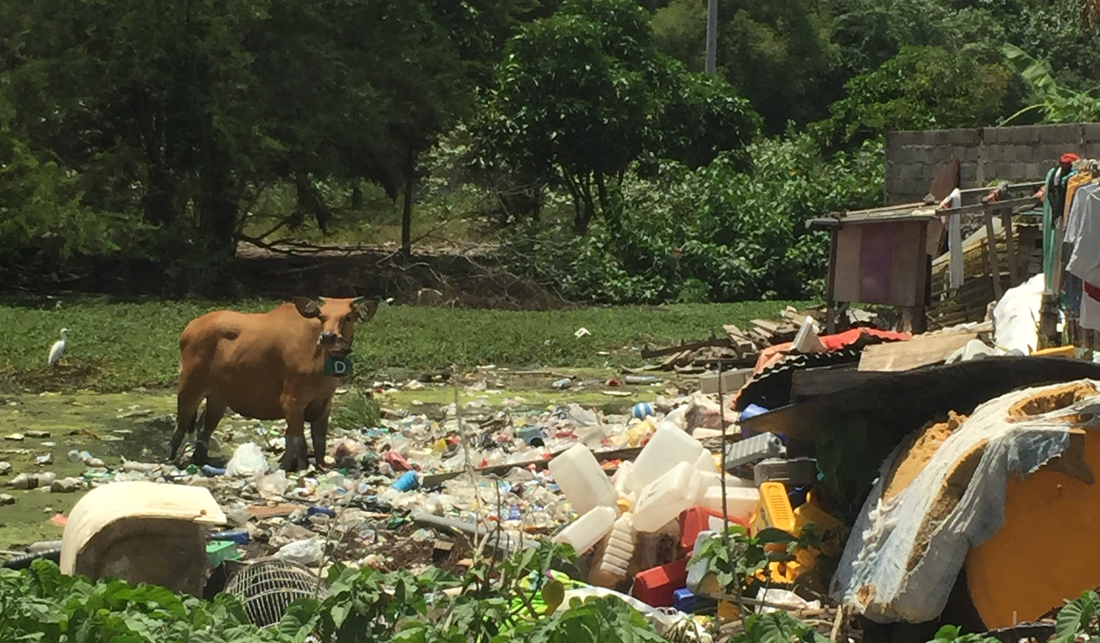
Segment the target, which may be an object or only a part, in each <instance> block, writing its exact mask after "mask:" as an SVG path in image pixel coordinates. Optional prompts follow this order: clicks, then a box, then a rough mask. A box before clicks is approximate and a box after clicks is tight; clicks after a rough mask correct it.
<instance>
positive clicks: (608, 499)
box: [549, 444, 619, 516]
mask: <svg viewBox="0 0 1100 643" xmlns="http://www.w3.org/2000/svg"><path fill="white" fill-rule="evenodd" d="M549 468H550V475H552V476H554V481H555V482H557V483H558V486H559V487H561V491H562V493H564V494H565V498H566V500H568V501H569V504H571V505H573V510H574V511H576V512H577V513H578V514H580V515H582V516H583V515H584V514H587V513H588V512H589V511H591V510H592V509H593V508H595V507H615V502H616V501H617V500H618V498H619V494H618V493H616V491H615V487H614V486H612V485H611V480H609V479H608V477H607V474H606V473H604V470H603V469H602V468H600V463H599V462H596V456H594V455H592V452H591V451H589V450H588V447H586V446H584V445H583V444H575V445H573V446H572V447H570V448H569V449H568V450H566V451H565V452H564V453H562V454H561V455H559V456H558V457H556V458H554V459H553V460H551V461H550V465H549Z"/></svg>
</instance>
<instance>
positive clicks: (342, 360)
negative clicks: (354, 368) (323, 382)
mask: <svg viewBox="0 0 1100 643" xmlns="http://www.w3.org/2000/svg"><path fill="white" fill-rule="evenodd" d="M325 375H331V376H333V377H345V376H347V375H351V360H349V359H348V358H346V357H329V358H328V359H326V360H325Z"/></svg>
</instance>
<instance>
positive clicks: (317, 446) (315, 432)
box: [309, 400, 332, 470]
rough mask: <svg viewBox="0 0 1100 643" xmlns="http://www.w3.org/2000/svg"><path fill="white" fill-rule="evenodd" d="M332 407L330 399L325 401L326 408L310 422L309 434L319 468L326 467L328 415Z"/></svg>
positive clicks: (314, 457)
mask: <svg viewBox="0 0 1100 643" xmlns="http://www.w3.org/2000/svg"><path fill="white" fill-rule="evenodd" d="M331 408H332V401H331V400H330V401H328V402H326V403H325V408H324V409H323V410H322V411H321V413H320V415H318V416H317V417H316V418H315V419H314V420H313V421H311V422H310V423H309V435H310V437H311V438H312V439H313V459H314V461H315V462H316V463H317V469H319V470H320V469H324V468H325V452H326V451H327V450H328V449H327V444H328V415H329V410H330V409H331Z"/></svg>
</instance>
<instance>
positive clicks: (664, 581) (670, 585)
mask: <svg viewBox="0 0 1100 643" xmlns="http://www.w3.org/2000/svg"><path fill="white" fill-rule="evenodd" d="M687 564H688V559H687V558H681V559H680V560H677V561H673V562H671V563H668V564H667V565H661V566H660V567H654V568H653V569H647V570H645V571H644V572H638V575H637V576H635V577H634V589H633V590H631V594H633V595H634V598H637V599H638V600H640V601H642V602H644V603H646V604H648V605H652V606H653V607H672V603H673V601H674V600H675V598H674V596H673V592H675V591H676V590H678V589H680V588H682V587H685V586H687V577H688V573H687Z"/></svg>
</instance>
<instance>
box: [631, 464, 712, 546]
mask: <svg viewBox="0 0 1100 643" xmlns="http://www.w3.org/2000/svg"><path fill="white" fill-rule="evenodd" d="M701 477H702V476H701V474H700V473H699V471H698V470H697V469H696V468H695V467H694V466H693V465H692V464H691V463H688V462H681V463H680V464H677V465H676V466H675V467H674V468H673V469H672V470H671V471H669V472H668V473H666V474H664V475H663V476H661V477H660V478H658V479H656V480H654V481H653V482H652V483H650V484H649V485H647V486H646V488H645V489H644V490H643V491H642V493H641V495H639V496H638V503H637V504H636V505H635V506H634V529H635V530H637V531H641V532H654V531H657V530H659V529H661V528H662V527H664V526H665V525H667V524H669V523H670V522H672V521H673V520H675V519H676V517H677V516H679V515H680V514H681V513H682V512H683V511H684V510H685V509H688V508H690V507H691V506H692V505H694V504H696V500H697V499H698V497H699V494H700V491H701V489H700V487H701V482H702V480H701Z"/></svg>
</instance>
